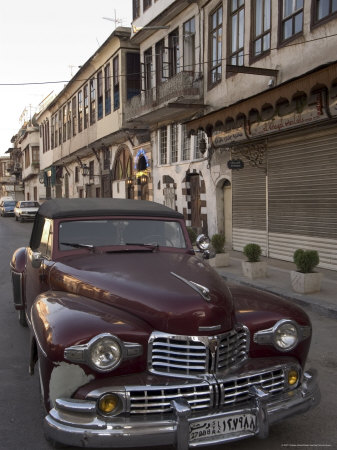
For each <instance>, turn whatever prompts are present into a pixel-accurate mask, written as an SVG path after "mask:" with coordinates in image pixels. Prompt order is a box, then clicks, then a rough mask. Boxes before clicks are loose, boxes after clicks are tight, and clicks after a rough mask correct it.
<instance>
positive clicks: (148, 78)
mask: <svg viewBox="0 0 337 450" xmlns="http://www.w3.org/2000/svg"><path fill="white" fill-rule="evenodd" d="M144 78H145V79H144V89H145V90H146V91H149V90H150V89H152V48H149V49H148V50H146V51H145V52H144Z"/></svg>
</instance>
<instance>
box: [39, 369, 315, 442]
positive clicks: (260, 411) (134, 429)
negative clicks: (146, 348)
mask: <svg viewBox="0 0 337 450" xmlns="http://www.w3.org/2000/svg"><path fill="white" fill-rule="evenodd" d="M319 401H320V391H319V387H318V382H317V373H316V371H315V370H308V371H307V372H305V373H304V377H303V382H302V384H301V385H300V386H299V387H297V388H296V389H294V390H292V391H288V392H285V393H282V394H277V395H274V396H270V395H269V394H267V393H266V392H264V391H263V390H262V389H260V388H257V387H254V386H253V387H252V388H251V389H250V400H249V401H247V402H245V403H244V404H240V405H236V406H232V407H228V406H227V407H226V408H224V409H222V410H221V411H219V410H216V411H215V410H211V411H209V412H207V413H205V412H199V413H197V414H196V413H193V414H192V412H191V409H190V407H189V405H188V403H187V402H186V400H185V399H184V398H183V397H180V398H176V399H174V400H172V401H171V405H172V408H173V413H170V414H166V415H159V414H158V415H155V414H152V415H146V416H145V415H141V416H137V417H135V416H127V417H121V416H117V417H113V418H110V419H104V417H102V416H100V415H98V414H97V410H96V402H94V401H85V400H83V401H82V400H74V399H58V400H57V401H56V405H55V407H54V408H53V409H52V410H51V411H50V413H49V414H48V415H47V416H46V418H45V423H44V427H45V433H46V435H47V436H48V437H49V438H51V439H53V440H54V441H56V442H60V443H63V444H66V445H72V446H78V447H101V448H123V447H151V446H154V447H155V446H160V445H164V444H165V445H174V446H176V448H177V449H178V450H187V449H188V448H196V447H200V446H205V445H212V444H220V443H224V442H230V441H236V440H239V439H243V438H247V437H251V436H258V437H261V438H265V437H267V436H268V431H269V426H270V425H272V424H274V423H276V422H279V421H282V420H283V419H286V418H289V417H291V416H293V415H295V414H300V413H304V412H306V411H307V410H308V409H310V408H311V407H313V406H316V405H317V404H318V403H319ZM249 415H253V416H254V417H255V418H256V426H255V428H254V430H251V429H248V427H247V428H245V429H244V428H242V427H241V429H240V431H237V430H236V426H235V429H234V428H233V429H231V430H230V431H228V426H227V431H226V433H225V434H221V435H218V434H215V435H212V434H211V435H210V436H207V437H205V436H201V437H200V438H197V439H193V440H191V441H190V436H191V435H190V432H191V426H192V427H193V423H196V422H198V424H199V423H201V422H202V421H210V420H211V421H212V422H214V424H215V423H217V424H219V423H224V420H226V421H227V419H226V418H231V417H232V418H233V417H241V418H242V417H248V416H249ZM165 416H167V418H164V417H165ZM227 422H228V421H227ZM232 423H233V422H232ZM198 426H199V425H198ZM214 426H215V425H214Z"/></svg>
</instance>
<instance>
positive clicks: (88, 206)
mask: <svg viewBox="0 0 337 450" xmlns="http://www.w3.org/2000/svg"><path fill="white" fill-rule="evenodd" d="M38 214H39V215H40V216H43V217H49V218H51V219H56V218H57V219H58V218H69V217H82V216H83V217H91V216H92V217H97V216H142V217H144V216H155V217H171V218H179V219H181V218H183V215H182V214H180V213H178V212H177V211H174V210H173V209H171V208H168V207H167V206H164V205H161V204H159V203H155V202H149V201H146V200H130V199H119V198H56V199H52V200H47V201H46V202H44V203H43V204H42V205H41V206H40V208H39V211H38Z"/></svg>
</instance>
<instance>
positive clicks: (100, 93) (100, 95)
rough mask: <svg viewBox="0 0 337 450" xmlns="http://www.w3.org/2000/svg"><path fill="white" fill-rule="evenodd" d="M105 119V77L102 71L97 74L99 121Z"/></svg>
mask: <svg viewBox="0 0 337 450" xmlns="http://www.w3.org/2000/svg"><path fill="white" fill-rule="evenodd" d="M102 117H103V75H102V71H101V70H100V71H99V72H98V73H97V120H100V119H102Z"/></svg>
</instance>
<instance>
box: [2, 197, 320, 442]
mask: <svg viewBox="0 0 337 450" xmlns="http://www.w3.org/2000/svg"><path fill="white" fill-rule="evenodd" d="M201 241H202V240H201ZM200 247H203V249H205V248H206V247H207V245H200ZM10 267H11V274H12V282H13V293H14V305H15V308H16V309H17V310H18V312H19V319H20V322H21V324H22V325H25V324H26V323H28V326H29V328H30V330H31V353H30V371H31V373H33V372H34V368H35V366H37V370H38V372H39V375H40V380H41V392H42V397H43V400H44V405H45V408H46V417H45V433H46V435H47V437H48V438H49V439H50V440H52V441H54V442H60V443H63V444H67V445H73V446H79V447H108V448H116V447H117V448H118V447H144V446H145V447H151V446H157V447H158V446H160V445H164V444H166V445H170V444H172V445H175V446H176V447H177V448H178V449H179V450H184V449H188V448H189V447H198V446H202V445H211V444H216V443H220V442H229V441H234V440H238V439H242V438H245V437H250V436H254V435H257V436H259V437H262V438H264V437H267V435H268V429H269V427H270V425H272V424H273V423H275V422H278V421H280V420H282V419H285V418H287V417H290V416H292V415H294V414H298V413H303V412H305V411H307V410H308V409H309V408H310V407H312V406H314V405H316V404H317V403H318V402H319V398H320V393H319V388H318V385H317V375H316V372H315V370H305V369H304V365H305V361H306V358H307V354H308V351H309V346H310V340H311V324H310V321H309V318H308V316H307V315H306V314H305V312H304V311H302V310H301V309H300V308H298V307H297V306H295V305H293V304H291V303H289V302H287V301H284V300H282V299H280V298H278V297H275V296H273V295H269V294H266V293H262V292H259V291H256V290H253V289H248V288H244V287H235V286H230V287H229V286H228V285H227V284H226V282H225V281H224V280H223V278H222V277H221V276H220V275H219V274H218V273H217V272H216V271H215V270H214V269H212V268H211V267H210V266H209V264H208V263H207V261H205V260H204V259H203V258H202V257H201V255H197V254H196V253H195V251H194V250H193V247H192V245H191V242H190V239H189V235H188V233H187V229H186V226H185V223H184V220H183V216H182V215H181V214H179V213H178V212H176V211H173V210H171V209H169V208H167V207H165V206H163V205H159V204H156V203H152V202H146V201H138V200H119V199H55V200H49V201H46V202H45V203H44V204H43V205H42V206H41V207H40V209H39V211H38V214H37V216H36V219H35V222H34V226H33V231H32V236H31V240H30V245H29V247H27V248H19V249H18V250H16V252H15V253H14V255H13V257H12V260H11V264H10Z"/></svg>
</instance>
